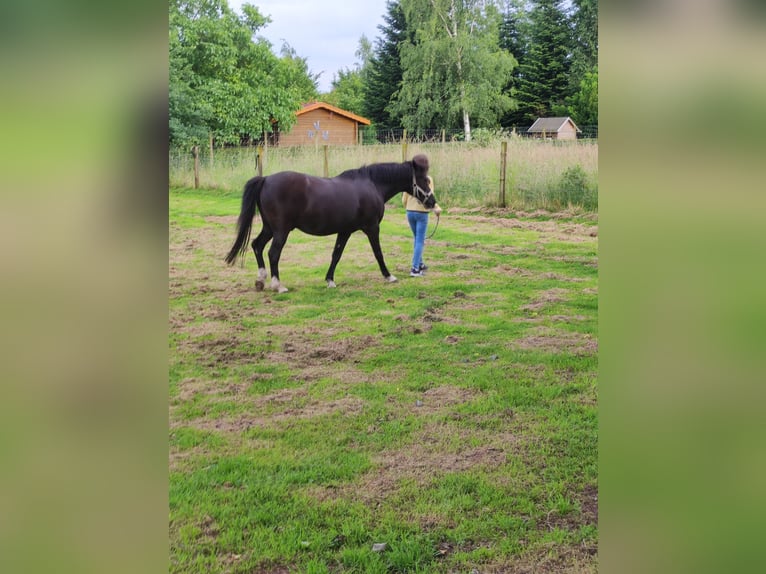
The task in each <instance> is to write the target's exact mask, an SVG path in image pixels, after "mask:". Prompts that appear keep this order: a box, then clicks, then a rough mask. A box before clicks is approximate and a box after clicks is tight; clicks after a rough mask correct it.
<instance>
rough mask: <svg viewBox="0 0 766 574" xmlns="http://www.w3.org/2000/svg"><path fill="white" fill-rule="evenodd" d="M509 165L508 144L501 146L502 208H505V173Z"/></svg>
mask: <svg viewBox="0 0 766 574" xmlns="http://www.w3.org/2000/svg"><path fill="white" fill-rule="evenodd" d="M507 165H508V142H507V141H503V142H502V143H501V144H500V207H505V172H506V167H507Z"/></svg>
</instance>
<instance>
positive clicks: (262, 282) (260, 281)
mask: <svg viewBox="0 0 766 574" xmlns="http://www.w3.org/2000/svg"><path fill="white" fill-rule="evenodd" d="M268 276H269V275H268V273H266V269H264V268H263V267H260V268H259V269H258V277H257V279H256V280H255V290H256V291H263V288H264V287H265V286H266V278H267V277H268Z"/></svg>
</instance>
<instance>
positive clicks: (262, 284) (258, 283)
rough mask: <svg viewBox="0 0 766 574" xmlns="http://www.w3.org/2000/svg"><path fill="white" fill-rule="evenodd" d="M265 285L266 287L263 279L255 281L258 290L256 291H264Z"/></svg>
mask: <svg viewBox="0 0 766 574" xmlns="http://www.w3.org/2000/svg"><path fill="white" fill-rule="evenodd" d="M264 287H265V285H264V283H263V281H261V280H260V279H258V280H257V281H256V282H255V290H256V291H263V288H264Z"/></svg>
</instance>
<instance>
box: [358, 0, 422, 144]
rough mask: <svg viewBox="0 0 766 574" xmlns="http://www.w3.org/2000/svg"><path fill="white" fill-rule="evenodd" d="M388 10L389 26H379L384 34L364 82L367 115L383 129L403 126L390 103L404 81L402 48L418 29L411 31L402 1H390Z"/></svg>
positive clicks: (377, 43) (374, 52)
mask: <svg viewBox="0 0 766 574" xmlns="http://www.w3.org/2000/svg"><path fill="white" fill-rule="evenodd" d="M386 9H387V13H386V14H384V15H383V20H384V21H385V25H382V26H378V29H379V30H380V31H381V33H382V37H379V38H377V39H376V40H375V48H374V50H373V53H372V57H371V58H370V61H369V65H368V75H367V77H366V78H365V82H364V112H365V113H364V114H363V115H364V116H365V117H367V118H369V119H370V121H371V122H372V123H373V125H375V126H377V127H379V128H382V129H389V128H394V127H399V126H401V117H400V115H399V114H398V113H394V112H392V111H391V110H389V104H390V103H391V101H392V99H393V95H394V94H395V93H396V92H397V90H399V86H400V85H401V83H402V66H401V61H400V59H399V47H400V46H401V45H402V43H404V41H405V40H407V39H409V40H410V41H411V42H412V41H414V32H412V33H408V32H407V22H406V19H405V17H404V10H403V9H402V5H401V3H400V2H398V1H397V0H389V1H388V2H387V3H386Z"/></svg>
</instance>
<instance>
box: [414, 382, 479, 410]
mask: <svg viewBox="0 0 766 574" xmlns="http://www.w3.org/2000/svg"><path fill="white" fill-rule="evenodd" d="M480 394H481V393H480V392H479V391H475V390H472V389H464V388H461V387H455V386H452V385H441V386H438V387H433V388H431V389H428V390H427V391H425V392H424V393H422V394H421V395H420V398H419V399H418V402H416V403H415V405H414V406H413V409H415V412H417V413H419V414H433V413H435V412H439V411H442V410H444V409H446V408H449V407H453V406H455V405H462V404H464V403H468V402H470V401H472V400H474V399H475V398H476V397H478V396H479V395H480Z"/></svg>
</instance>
